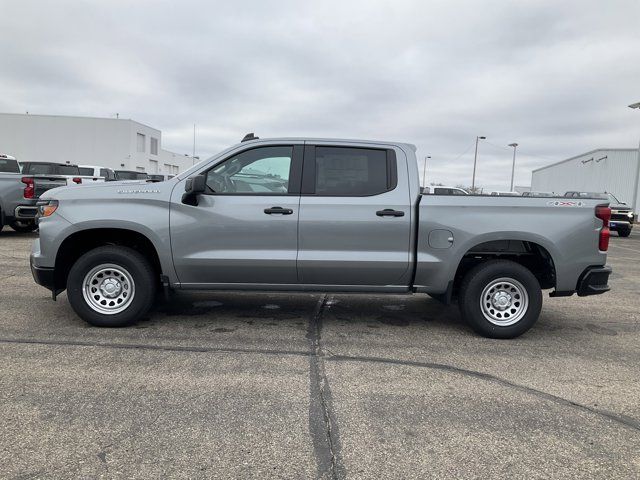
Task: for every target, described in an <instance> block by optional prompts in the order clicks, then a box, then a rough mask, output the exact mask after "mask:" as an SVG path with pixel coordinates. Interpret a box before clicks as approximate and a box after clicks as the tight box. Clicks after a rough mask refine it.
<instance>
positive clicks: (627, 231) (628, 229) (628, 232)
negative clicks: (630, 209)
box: [618, 228, 631, 237]
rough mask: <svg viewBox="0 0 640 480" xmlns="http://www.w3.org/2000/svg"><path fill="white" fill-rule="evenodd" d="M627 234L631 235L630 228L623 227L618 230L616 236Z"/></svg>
mask: <svg viewBox="0 0 640 480" xmlns="http://www.w3.org/2000/svg"><path fill="white" fill-rule="evenodd" d="M629 235H631V229H630V228H625V229H624V230H618V236H619V237H628V236H629Z"/></svg>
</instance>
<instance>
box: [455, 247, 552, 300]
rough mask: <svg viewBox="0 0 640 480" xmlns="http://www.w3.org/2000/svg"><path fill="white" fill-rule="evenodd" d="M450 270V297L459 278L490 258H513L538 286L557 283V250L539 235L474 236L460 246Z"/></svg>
mask: <svg viewBox="0 0 640 480" xmlns="http://www.w3.org/2000/svg"><path fill="white" fill-rule="evenodd" d="M461 250H462V253H461V255H459V257H458V261H457V262H456V263H455V264H454V265H455V272H453V277H452V278H453V282H452V283H451V292H450V293H449V296H450V297H455V296H456V295H457V293H458V290H459V288H460V285H461V283H462V280H463V279H464V277H465V275H466V274H467V272H469V270H471V269H472V268H474V267H475V266H476V265H478V264H480V263H483V262H486V261H488V260H493V259H504V260H511V261H514V262H516V263H518V264H520V265H522V266H524V267H525V268H527V269H528V270H530V271H531V273H533V275H534V276H535V277H536V279H537V280H538V282H539V283H540V287H541V288H542V289H550V288H554V287H555V286H556V283H557V270H556V259H557V252H556V251H555V247H554V246H553V244H552V243H551V242H549V241H548V240H546V239H544V238H543V237H539V236H535V237H529V236H527V237H523V236H520V235H491V236H488V237H487V236H485V238H480V239H478V238H476V240H475V241H474V242H473V244H472V245H468V246H467V247H466V248H464V249H461Z"/></svg>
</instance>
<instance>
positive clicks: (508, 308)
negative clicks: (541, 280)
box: [480, 277, 529, 327]
mask: <svg viewBox="0 0 640 480" xmlns="http://www.w3.org/2000/svg"><path fill="white" fill-rule="evenodd" d="M528 307H529V295H528V294H527V290H526V289H525V288H524V286H523V285H522V284H521V283H520V282H518V281H517V280H515V279H513V278H507V277H504V278H497V279H495V280H492V281H491V282H490V283H489V284H488V285H487V286H486V287H485V288H484V290H483V291H482V295H481V296H480V308H481V311H482V314H483V315H484V318H486V319H487V320H489V321H490V322H491V323H493V324H494V325H499V326H501V327H506V326H509V325H513V324H514V323H517V322H519V321H520V320H521V319H522V317H524V316H525V314H526V313H527V308H528Z"/></svg>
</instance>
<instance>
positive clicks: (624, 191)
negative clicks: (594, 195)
mask: <svg viewBox="0 0 640 480" xmlns="http://www.w3.org/2000/svg"><path fill="white" fill-rule="evenodd" d="M639 167H640V164H639V153H638V149H637V148H600V149H597V150H592V151H590V152H587V153H583V154H582V155H577V156H575V157H571V158H568V159H566V160H562V161H561V162H557V163H553V164H551V165H547V166H546V167H542V168H538V169H536V170H534V171H533V173H532V176H531V190H532V191H539V192H553V193H556V194H564V193H565V192H566V191H568V190H579V191H583V192H608V193H613V194H614V195H615V196H616V197H617V198H618V199H620V200H621V201H623V202H626V203H627V204H629V205H632V206H633V208H634V210H635V211H638V182H639V180H640V169H639Z"/></svg>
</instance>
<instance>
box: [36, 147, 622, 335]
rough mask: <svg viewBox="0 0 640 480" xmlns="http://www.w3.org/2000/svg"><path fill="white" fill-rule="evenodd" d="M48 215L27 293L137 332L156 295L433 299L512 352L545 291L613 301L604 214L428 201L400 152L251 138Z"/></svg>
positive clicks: (455, 198) (532, 204)
mask: <svg viewBox="0 0 640 480" xmlns="http://www.w3.org/2000/svg"><path fill="white" fill-rule="evenodd" d="M560 203H561V202H560ZM40 205H41V208H42V209H43V213H42V214H41V216H40V217H39V225H40V236H39V239H36V240H35V242H34V245H33V250H32V254H31V271H32V273H33V276H34V279H35V281H36V282H37V283H39V284H41V285H43V286H45V287H47V288H48V289H50V290H51V291H52V292H53V295H54V297H55V295H57V294H58V293H60V292H62V291H64V290H65V289H66V290H67V298H68V300H69V303H70V304H71V306H72V308H73V309H74V310H75V312H76V313H77V314H78V315H79V316H80V317H81V318H83V319H84V320H86V321H88V322H89V323H91V324H93V325H97V326H109V327H115V326H125V325H130V324H131V323H133V322H135V321H137V320H139V319H140V318H143V317H144V316H145V314H146V312H147V311H148V310H149V308H150V307H151V305H152V304H153V302H154V299H155V298H156V292H157V291H158V290H159V289H163V290H164V291H165V292H166V293H167V294H168V292H169V290H171V289H176V290H178V289H183V290H247V291H248V290H262V291H298V292H309V291H325V292H360V293H363V292H371V293H375V294H376V295H380V294H385V293H386V294H391V293H396V294H397V293H426V294H429V295H431V296H433V297H434V298H437V299H439V300H440V301H442V302H444V303H447V304H448V303H451V302H452V301H454V299H455V301H457V303H458V304H459V307H460V311H461V313H462V318H463V319H464V320H465V321H466V322H468V323H469V324H470V325H471V326H472V327H473V328H474V329H475V330H476V331H477V332H479V333H480V334H482V335H485V336H488V337H493V338H513V337H516V336H518V335H520V334H522V333H524V332H525V331H527V330H528V329H529V328H531V326H532V325H533V324H534V323H535V322H536V320H537V319H538V316H539V314H540V310H541V307H542V289H552V290H553V292H552V293H551V295H552V296H555V297H564V296H569V295H572V294H574V293H577V294H578V295H580V296H584V295H594V294H600V293H604V292H606V291H608V290H609V286H608V284H607V281H608V277H609V274H610V273H611V268H609V267H608V266H606V259H607V249H608V242H609V229H608V228H607V224H608V221H609V216H610V213H611V211H610V209H609V208H608V207H607V206H606V202H604V201H602V200H598V199H596V200H586V201H584V202H582V204H581V205H580V206H577V205H571V208H569V206H565V205H555V204H554V202H549V201H548V200H547V199H542V198H523V197H518V198H499V199H495V198H488V197H487V196H467V195H447V196H443V195H421V194H420V184H419V173H418V167H417V163H416V156H415V146H413V145H409V144H404V143H394V142H375V141H356V140H337V139H330V140H322V139H307V140H302V139H273V140H256V139H252V140H250V141H246V142H243V143H240V144H238V145H235V146H233V147H231V148H229V149H227V150H225V151H224V152H221V153H220V154H219V155H217V156H215V157H212V158H210V159H209V160H206V161H203V162H200V163H198V164H197V165H195V166H193V167H192V168H190V169H189V170H187V171H186V172H184V173H182V174H180V175H178V176H177V177H176V178H174V179H172V180H170V181H166V182H161V183H156V184H144V183H139V184H136V185H132V186H131V188H126V187H123V185H122V184H115V185H108V184H107V185H101V186H96V185H94V186H92V185H90V186H87V187H83V188H82V189H79V188H63V189H59V190H58V191H56V190H53V191H51V192H47V193H46V194H45V196H44V197H43V198H42V199H41V202H40ZM169 211H170V212H171V215H169Z"/></svg>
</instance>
